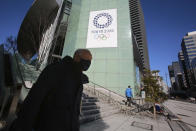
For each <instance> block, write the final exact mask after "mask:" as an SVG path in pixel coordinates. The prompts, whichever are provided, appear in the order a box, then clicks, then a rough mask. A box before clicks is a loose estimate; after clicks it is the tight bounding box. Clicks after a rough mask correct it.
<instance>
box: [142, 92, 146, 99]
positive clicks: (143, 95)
mask: <svg viewBox="0 0 196 131" xmlns="http://www.w3.org/2000/svg"><path fill="white" fill-rule="evenodd" d="M142 98H143V99H145V98H146V93H145V91H142Z"/></svg>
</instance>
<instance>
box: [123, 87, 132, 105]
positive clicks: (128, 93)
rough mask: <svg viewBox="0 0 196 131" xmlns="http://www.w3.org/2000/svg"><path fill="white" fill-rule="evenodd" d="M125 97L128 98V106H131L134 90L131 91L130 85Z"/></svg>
mask: <svg viewBox="0 0 196 131" xmlns="http://www.w3.org/2000/svg"><path fill="white" fill-rule="evenodd" d="M125 96H126V98H127V102H128V106H131V103H132V97H133V95H132V89H131V86H130V85H129V86H128V88H127V89H126V91H125Z"/></svg>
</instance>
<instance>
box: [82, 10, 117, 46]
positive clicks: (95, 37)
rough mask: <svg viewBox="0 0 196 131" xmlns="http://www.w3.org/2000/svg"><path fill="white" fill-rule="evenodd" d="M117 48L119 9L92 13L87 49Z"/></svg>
mask: <svg viewBox="0 0 196 131" xmlns="http://www.w3.org/2000/svg"><path fill="white" fill-rule="evenodd" d="M102 47H117V9H109V10H100V11H91V12H90V16H89V24H88V36H87V44H86V48H102Z"/></svg>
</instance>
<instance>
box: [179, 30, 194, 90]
mask: <svg viewBox="0 0 196 131" xmlns="http://www.w3.org/2000/svg"><path fill="white" fill-rule="evenodd" d="M181 47H182V52H183V55H184V61H185V65H186V70H187V77H188V81H189V84H190V88H192V87H193V86H194V85H195V84H196V81H195V77H194V71H193V67H192V62H194V61H193V59H195V58H196V31H194V32H189V33H187V35H186V36H184V37H183V39H182V43H181Z"/></svg>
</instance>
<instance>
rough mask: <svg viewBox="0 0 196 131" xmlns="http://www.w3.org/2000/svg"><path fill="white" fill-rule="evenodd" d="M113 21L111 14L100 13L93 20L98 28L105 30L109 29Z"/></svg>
mask: <svg viewBox="0 0 196 131" xmlns="http://www.w3.org/2000/svg"><path fill="white" fill-rule="evenodd" d="M112 21H113V19H112V16H111V15H110V14H108V13H100V14H98V15H96V16H95V18H94V20H93V24H94V26H96V27H97V28H100V29H103V28H107V27H108V26H110V25H111V24H112Z"/></svg>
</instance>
